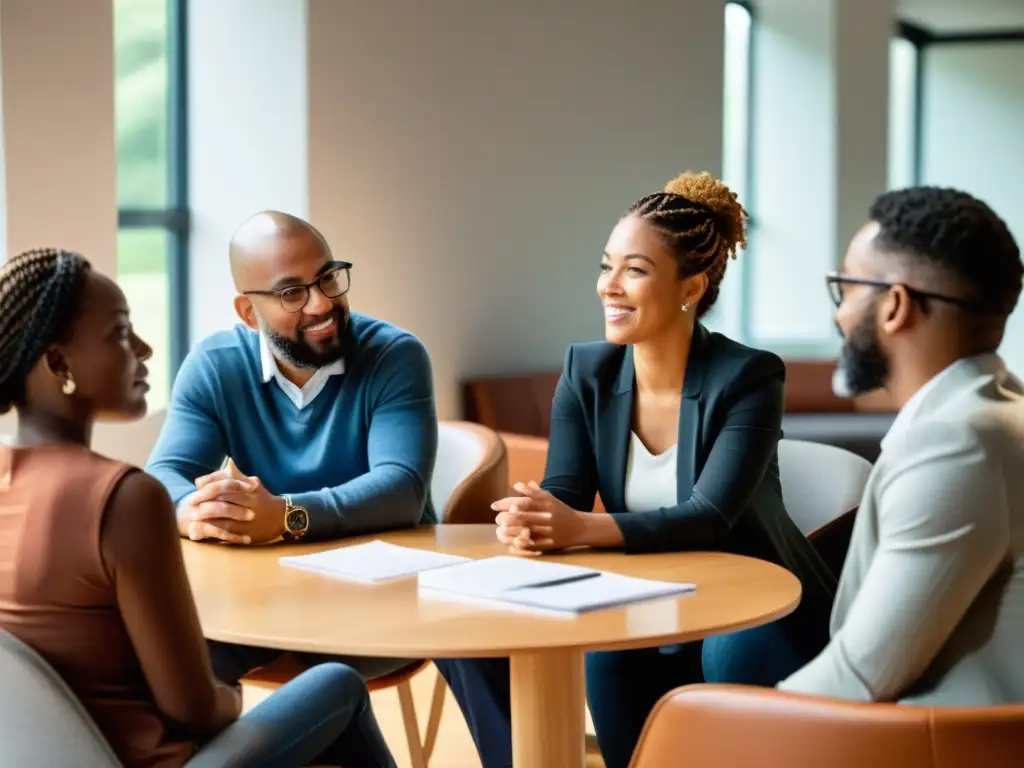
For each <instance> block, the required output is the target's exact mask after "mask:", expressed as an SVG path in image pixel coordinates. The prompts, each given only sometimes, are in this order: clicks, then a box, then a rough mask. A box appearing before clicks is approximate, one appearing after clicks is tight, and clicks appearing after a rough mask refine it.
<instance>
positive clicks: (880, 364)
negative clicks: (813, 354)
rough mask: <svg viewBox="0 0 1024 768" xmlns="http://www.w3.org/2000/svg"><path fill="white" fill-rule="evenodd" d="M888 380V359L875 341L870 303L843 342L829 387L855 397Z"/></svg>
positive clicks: (874, 388)
mask: <svg viewBox="0 0 1024 768" xmlns="http://www.w3.org/2000/svg"><path fill="white" fill-rule="evenodd" d="M888 381H889V360H888V358H887V357H886V356H885V352H883V351H882V348H881V346H880V345H879V343H878V328H877V326H876V324H875V304H874V303H872V304H871V306H870V307H868V308H867V309H866V310H865V312H864V315H863V317H861V319H859V320H858V321H857V324H856V325H855V326H854V327H853V330H851V331H850V336H849V338H847V339H845V340H844V342H843V348H842V350H841V351H840V353H839V361H838V363H837V364H836V369H835V371H834V372H833V374H832V391H833V392H834V393H835V394H836V396H837V397H856V396H857V395H863V394H866V393H868V392H873V391H874V390H876V389H882V388H883V387H884V386H885V385H886V384H887V383H888Z"/></svg>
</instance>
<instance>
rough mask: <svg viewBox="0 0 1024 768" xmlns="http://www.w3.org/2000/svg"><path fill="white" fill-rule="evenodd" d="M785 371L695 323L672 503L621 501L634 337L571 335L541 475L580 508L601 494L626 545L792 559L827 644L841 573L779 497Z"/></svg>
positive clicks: (818, 638)
mask: <svg viewBox="0 0 1024 768" xmlns="http://www.w3.org/2000/svg"><path fill="white" fill-rule="evenodd" d="M785 378H786V368H785V365H784V364H783V362H782V360H781V359H780V358H779V357H778V356H777V355H774V354H772V353H770V352H765V351H762V350H757V349H752V348H750V347H746V346H744V345H742V344H739V343H738V342H735V341H733V340H731V339H729V338H727V337H726V336H723V335H721V334H719V333H711V332H709V331H708V330H707V329H706V328H705V327H704V326H703V325H701V324H700V323H698V324H697V326H696V328H695V330H694V336H693V342H692V345H691V348H690V357H689V360H688V362H687V366H686V377H685V381H684V384H683V391H682V393H681V395H682V398H681V403H680V410H679V442H678V446H677V448H676V456H677V461H678V463H677V466H676V477H677V480H676V482H677V492H676V498H677V501H678V503H677V504H676V505H675V506H671V507H662V508H660V509H651V510H644V511H633V512H627V511H626V509H625V486H626V461H627V458H628V451H629V442H630V433H631V431H632V423H633V392H634V389H635V374H634V369H633V348H632V347H631V346H618V345H615V344H611V343H609V342H591V343H585V344H574V345H572V346H571V347H570V348H569V350H568V352H567V353H566V356H565V365H564V368H563V371H562V376H561V378H560V380H559V382H558V386H557V387H556V389H555V396H554V402H553V404H552V409H551V437H550V443H549V446H548V456H547V466H546V469H545V472H544V481H543V483H542V484H541V485H542V487H543V488H544V489H545V490H547V491H549V492H550V493H552V494H553V495H554V496H556V497H558V498H559V499H560V500H561V501H563V502H564V503H565V504H567V505H568V506H570V507H572V508H573V509H577V510H585V511H590V510H592V509H593V507H594V497H595V494H597V493H600V494H601V500H602V501H603V502H604V505H605V507H606V509H607V510H608V512H609V513H610V514H611V515H612V516H613V517H614V518H615V521H616V523H617V524H618V526H619V528H620V530H621V531H622V536H623V539H624V540H625V550H626V552H633V553H639V552H666V551H684V550H698V549H700V550H719V551H724V552H733V553H736V554H740V555H748V556H751V557H757V558H760V559H762V560H768V561H770V562H774V563H777V564H778V565H781V566H783V567H784V568H787V569H788V570H790V571H791V572H792V573H793V574H794V575H795V576H797V578H799V579H800V582H801V584H802V586H803V596H802V599H801V605H800V608H798V609H797V611H798V613H800V614H802V615H804V616H805V617H806V618H807V619H808V620H809V622H810V625H809V626H808V627H807V630H808V631H809V632H810V633H811V634H813V635H814V641H815V643H819V642H820V646H819V647H823V646H824V644H825V643H826V642H827V640H828V618H829V613H830V611H831V607H832V600H833V598H834V596H835V589H836V580H835V576H834V575H833V574H832V573H831V572H830V571H829V569H828V567H827V566H826V565H825V563H824V562H823V560H822V559H821V557H820V556H819V555H818V553H817V551H816V550H815V549H814V547H813V545H812V544H811V543H810V542H809V541H808V540H807V538H806V537H805V536H804V535H803V534H802V533H801V532H800V530H799V528H797V526H796V524H795V523H794V522H793V520H792V519H791V518H790V517H789V514H788V513H787V512H786V508H785V505H784V504H783V501H782V486H781V483H780V480H779V463H778V441H779V439H780V438H781V437H782V411H783V390H784V387H785ZM698 588H699V586H698ZM805 639H808V640H810V639H811V638H810V637H807V638H805Z"/></svg>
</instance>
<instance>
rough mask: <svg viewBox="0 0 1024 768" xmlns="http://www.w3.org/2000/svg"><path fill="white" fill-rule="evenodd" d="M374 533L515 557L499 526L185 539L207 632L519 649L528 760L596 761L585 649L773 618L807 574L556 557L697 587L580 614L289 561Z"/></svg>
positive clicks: (368, 652) (266, 639)
mask: <svg viewBox="0 0 1024 768" xmlns="http://www.w3.org/2000/svg"><path fill="white" fill-rule="evenodd" d="M373 539H381V540H383V541H388V542H390V543H392V544H398V545H400V546H407V547H417V548H420V549H427V550H434V551H439V552H447V553H450V554H454V555H462V556H464V557H471V558H483V557H491V556H494V555H505V554H508V550H507V548H506V547H504V546H503V545H501V544H500V543H499V542H498V541H497V540H496V539H495V536H494V526H491V525H439V526H430V527H422V528H415V529H408V530H403V531H395V532H389V533H382V534H378V535H374V536H366V537H360V538H353V539H346V540H344V541H332V542H325V543H318V544H303V545H288V546H279V545H273V546H266V547H232V546H226V545H218V544H205V543H204V544H199V543H195V542H191V541H187V540H183V541H182V549H183V552H184V555H185V564H186V567H187V569H188V574H189V579H190V581H191V584H192V590H193V593H194V595H195V599H196V604H197V606H198V608H199V617H200V621H201V623H202V626H203V633H204V634H205V635H206V637H208V638H210V639H213V640H221V641H224V642H233V643H242V644H246V645H256V646H263V647H268V648H280V649H282V650H289V651H313V652H318V653H326V654H332V655H345V656H384V657H394V658H409V659H415V658H460V657H473V656H508V657H509V658H510V674H511V688H512V738H513V756H514V762H515V765H516V766H520V765H522V766H529V767H530V768H575V767H577V766H582V765H584V763H585V755H584V699H583V659H584V654H585V652H587V651H596V650H616V649H626V648H645V647H653V646H658V645H667V644H672V643H680V642H685V641H689V640H697V639H701V638H703V637H706V636H708V635H714V634H722V633H725V632H729V631H734V630H739V629H745V628H748V627H754V626H758V625H761V624H767V623H769V622H771V621H773V620H775V619H778V618H781V617H782V616H785V615H787V614H788V613H790V612H791V611H792V610H793V609H794V608H796V606H797V604H798V603H799V601H800V582H799V581H798V580H797V578H796V577H795V576H793V575H792V574H791V573H790V572H789V571H787V570H785V569H784V568H780V567H779V566H777V565H773V564H771V563H767V562H764V561H761V560H755V559H753V558H748V557H741V556H738V555H729V554H724V553H715V552H694V553H671V554H658V555H624V554H622V553H621V552H598V551H593V550H580V551H576V552H570V553H565V554H561V555H546V556H545V557H546V558H549V559H551V560H555V561H559V562H568V563H574V564H579V565H584V566H589V567H592V568H600V569H602V570H607V571H613V572H615V573H621V574H623V575H626V576H636V577H641V578H649V579H660V580H663V581H676V582H692V583H695V584H696V585H697V590H696V592H693V593H690V594H686V595H682V596H680V597H675V598H667V599H659V600H656V601H651V602H645V603H637V604H634V605H629V606H624V607H621V608H611V609H606V610H601V611H595V612H591V613H584V614H579V615H566V616H549V615H545V614H540V613H526V612H522V611H515V610H505V609H502V608H500V607H496V608H491V607H481V606H476V605H471V604H469V603H464V602H458V601H455V600H452V601H449V600H446V599H443V598H440V597H427V596H421V595H420V594H419V592H418V589H417V582H416V579H415V578H405V579H400V580H397V581H392V582H386V583H382V584H359V583H354V582H349V581H344V580H341V579H334V578H330V577H327V576H321V575H318V574H315V573H312V572H308V571H303V570H299V569H297V568H290V567H287V566H282V565H281V564H280V563H279V562H278V558H279V557H281V556H282V555H290V554H308V553H311V552H317V551H321V550H324V549H332V548H335V547H339V546H348V545H353V544H360V543H363V542H366V541H371V540H373ZM552 713H554V714H555V717H552V716H551V715H552Z"/></svg>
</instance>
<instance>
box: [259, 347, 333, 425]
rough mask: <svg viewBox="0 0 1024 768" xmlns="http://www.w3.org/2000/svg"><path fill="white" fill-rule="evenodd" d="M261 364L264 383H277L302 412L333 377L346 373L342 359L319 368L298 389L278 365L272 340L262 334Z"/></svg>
mask: <svg viewBox="0 0 1024 768" xmlns="http://www.w3.org/2000/svg"><path fill="white" fill-rule="evenodd" d="M260 362H261V363H262V365H263V382H264V383H265V384H267V383H270V380H271V379H274V380H276V381H277V384H278V386H279V387H281V391H282V392H284V393H285V394H286V395H287V396H288V399H289V400H291V401H292V402H293V403H294V404H295V407H296V408H298V409H299V410H300V411H301V410H302V409H303V408H305V407H306V406H307V405H309V404H310V403H311V402H313V401H314V400H315V399H316V396H317V395H319V394H320V393H321V392H323V389H324V387H325V386H327V382H328V380H330V378H331V376H340V375H341V374H343V373H345V360H344V358H342V359H341V360H338V361H337V362H334V363H331V364H330V365H325V366H324V367H323V368H318V369H317V371H316V373H314V374H313V375H312V377H310V379H309V381H307V382H306V383H305V385H304V386H302V387H298V386H296V385H295V384H293V383H292V382H290V381H288V379H287V378H285V375H284V374H283V373H281V368H280V367H279V366H278V364H277V359H276V358H275V357H274V352H273V350H272V349H271V348H270V339H268V338H267V337H266V335H265V334H263V333H260Z"/></svg>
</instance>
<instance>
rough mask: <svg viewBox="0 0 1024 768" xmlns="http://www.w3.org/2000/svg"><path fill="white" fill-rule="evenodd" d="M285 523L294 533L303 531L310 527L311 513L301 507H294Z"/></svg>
mask: <svg viewBox="0 0 1024 768" xmlns="http://www.w3.org/2000/svg"><path fill="white" fill-rule="evenodd" d="M284 524H285V527H287V528H288V530H289V531H291V532H292V533H301V532H302V531H305V530H306V528H307V527H309V515H308V514H306V510H304V509H302V508H301V507H300V508H296V509H293V510H291V511H290V512H289V513H288V517H286V518H285V521H284Z"/></svg>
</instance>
